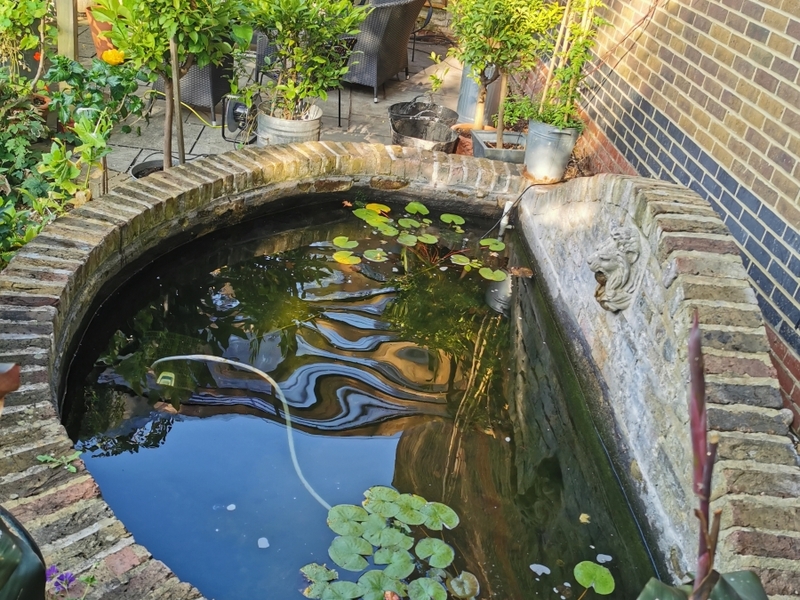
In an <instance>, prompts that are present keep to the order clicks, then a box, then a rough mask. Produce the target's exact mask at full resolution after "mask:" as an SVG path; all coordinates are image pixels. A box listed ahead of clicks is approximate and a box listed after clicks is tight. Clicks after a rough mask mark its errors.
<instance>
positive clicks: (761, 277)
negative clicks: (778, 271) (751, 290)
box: [747, 263, 775, 296]
mask: <svg viewBox="0 0 800 600" xmlns="http://www.w3.org/2000/svg"><path fill="white" fill-rule="evenodd" d="M747 274H748V275H750V279H752V280H753V283H755V284H756V286H758V289H759V290H761V292H762V293H763V294H765V295H766V296H769V295H770V294H771V293H772V290H774V289H775V284H774V283H772V282H771V281H770V280H769V277H767V275H766V273H764V271H762V270H761V269H759V268H758V265H756V263H750V266H749V267H748V268H747Z"/></svg>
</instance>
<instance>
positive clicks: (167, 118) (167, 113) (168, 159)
mask: <svg viewBox="0 0 800 600" xmlns="http://www.w3.org/2000/svg"><path fill="white" fill-rule="evenodd" d="M164 96H166V100H167V106H166V107H165V108H164V152H163V153H164V161H163V163H164V165H163V169H164V171H168V170H169V169H170V168H171V167H172V118H173V114H174V113H173V111H174V109H175V107H174V106H173V102H174V100H173V98H172V77H168V76H164Z"/></svg>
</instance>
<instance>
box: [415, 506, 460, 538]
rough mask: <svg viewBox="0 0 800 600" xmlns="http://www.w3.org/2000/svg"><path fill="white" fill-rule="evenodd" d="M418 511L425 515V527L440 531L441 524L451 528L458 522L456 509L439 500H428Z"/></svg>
mask: <svg viewBox="0 0 800 600" xmlns="http://www.w3.org/2000/svg"><path fill="white" fill-rule="evenodd" d="M419 512H421V513H422V514H423V515H424V516H425V527H427V528H428V529H433V530H434V531H441V530H442V527H443V526H444V527H447V528H448V529H453V527H456V526H457V525H458V523H459V519H458V515H457V514H456V511H454V510H453V509H452V508H450V507H449V506H447V505H446V504H442V503H441V502H428V503H427V504H426V505H425V506H423V507H422V508H420V509H419Z"/></svg>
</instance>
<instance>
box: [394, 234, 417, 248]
mask: <svg viewBox="0 0 800 600" xmlns="http://www.w3.org/2000/svg"><path fill="white" fill-rule="evenodd" d="M397 242H398V243H400V244H403V246H416V245H417V236H415V235H411V234H410V233H401V234H400V235H398V236H397Z"/></svg>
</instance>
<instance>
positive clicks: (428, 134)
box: [390, 117, 458, 154]
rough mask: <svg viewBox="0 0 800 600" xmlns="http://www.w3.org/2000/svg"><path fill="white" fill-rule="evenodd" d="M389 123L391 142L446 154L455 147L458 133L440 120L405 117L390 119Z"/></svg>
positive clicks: (450, 152) (451, 151)
mask: <svg viewBox="0 0 800 600" xmlns="http://www.w3.org/2000/svg"><path fill="white" fill-rule="evenodd" d="M390 124H391V127H392V143H393V144H397V145H399V146H408V147H411V148H420V149H422V150H437V151H439V152H446V153H447V154H452V153H453V151H455V149H456V143H457V142H458V133H456V132H455V131H453V130H452V129H450V127H449V126H447V125H446V124H444V123H442V122H441V121H437V120H435V119H419V118H416V117H407V118H397V119H391V120H390Z"/></svg>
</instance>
